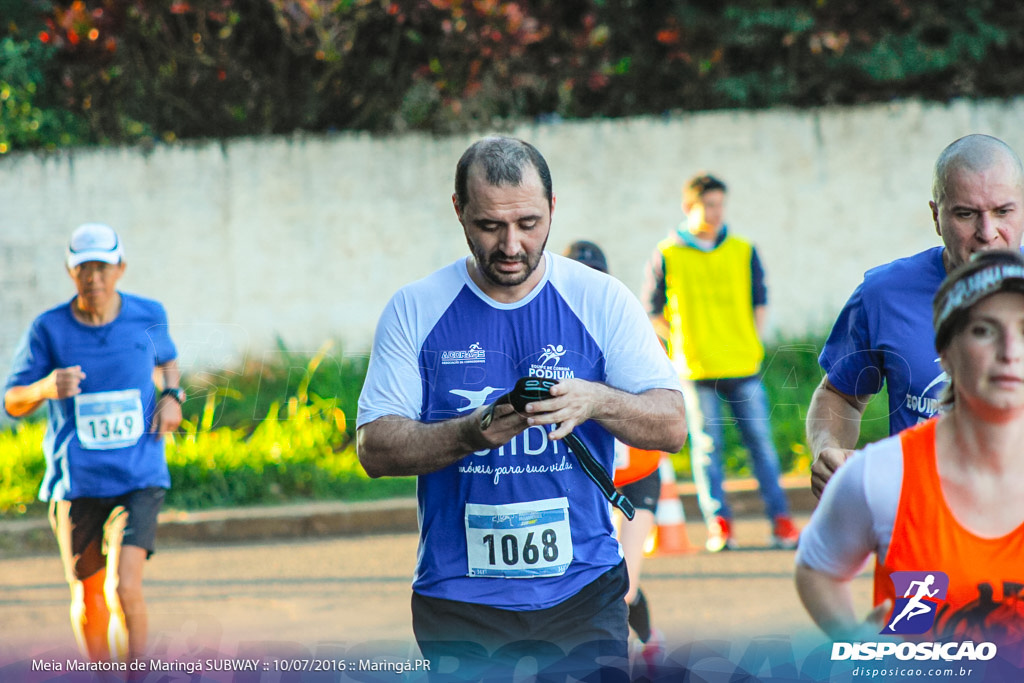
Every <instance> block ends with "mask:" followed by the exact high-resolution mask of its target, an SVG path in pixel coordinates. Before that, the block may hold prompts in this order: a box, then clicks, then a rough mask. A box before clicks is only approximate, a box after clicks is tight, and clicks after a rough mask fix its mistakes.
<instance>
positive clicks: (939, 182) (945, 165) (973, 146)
mask: <svg viewBox="0 0 1024 683" xmlns="http://www.w3.org/2000/svg"><path fill="white" fill-rule="evenodd" d="M1001 161H1008V162H1009V163H1010V165H1011V167H1012V168H1014V169H1015V171H1016V173H1017V186H1018V187H1019V188H1020V189H1021V191H1022V192H1024V165H1022V164H1021V160H1020V157H1019V156H1017V153H1016V152H1014V151H1013V148H1012V147H1010V146H1009V145H1007V144H1006V143H1005V142H1003V141H1002V140H1000V139H999V138H995V137H992V136H991V135H981V134H973V135H965V136H964V137H962V138H959V139H958V140H954V141H953V142H951V143H949V145H947V146H946V148H945V149H944V150H942V153H941V154H939V158H938V159H937V160H936V161H935V171H934V173H933V175H932V201H933V202H935V204H936V205H937V206H938V205H941V204H942V202H943V201H945V199H946V190H947V189H948V188H949V177H950V176H951V175H953V173H955V172H956V171H959V170H961V169H967V170H970V171H984V170H986V169H988V168H990V167H992V166H994V165H996V164H998V163H1000V162H1001Z"/></svg>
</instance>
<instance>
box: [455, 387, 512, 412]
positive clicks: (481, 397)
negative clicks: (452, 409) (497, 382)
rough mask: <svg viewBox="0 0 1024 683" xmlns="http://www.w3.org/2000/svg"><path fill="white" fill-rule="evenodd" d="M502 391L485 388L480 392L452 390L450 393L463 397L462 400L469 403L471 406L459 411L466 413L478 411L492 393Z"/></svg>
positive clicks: (495, 388)
mask: <svg viewBox="0 0 1024 683" xmlns="http://www.w3.org/2000/svg"><path fill="white" fill-rule="evenodd" d="M494 391H501V389H500V388H499V387H484V388H483V389H481V390H480V391H469V390H468V389H450V390H449V393H452V394H455V395H456V396H461V397H462V398H464V399H466V400H467V401H469V405H465V406H463V407H461V408H459V409H458V411H459V412H460V413H464V412H466V411H467V410H476V409H477V408H479V407H480V406H482V405H483V404H484V401H486V400H487V397H488V396H490V395H491V392H494Z"/></svg>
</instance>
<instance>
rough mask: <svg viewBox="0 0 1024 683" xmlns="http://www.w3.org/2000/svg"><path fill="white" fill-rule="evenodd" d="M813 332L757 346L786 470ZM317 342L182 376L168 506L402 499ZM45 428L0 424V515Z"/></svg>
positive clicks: (681, 458) (354, 372) (874, 422)
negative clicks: (185, 394) (358, 433)
mask: <svg viewBox="0 0 1024 683" xmlns="http://www.w3.org/2000/svg"><path fill="white" fill-rule="evenodd" d="M822 342H823V340H822V339H821V338H820V337H807V338H802V339H793V340H783V341H781V342H779V343H777V344H773V345H772V346H771V347H770V348H769V349H768V350H767V356H766V359H765V372H764V384H765V390H766V391H767V393H768V399H769V405H770V406H772V413H771V419H772V428H773V430H774V437H775V443H776V446H777V448H778V451H779V457H780V460H781V464H782V470H783V471H784V472H799V473H807V472H809V470H810V461H811V457H810V454H809V452H808V451H807V448H806V446H805V442H804V421H805V419H806V413H807V406H808V404H809V403H810V398H811V394H812V393H813V392H814V388H815V387H816V386H817V385H818V384H819V382H820V381H821V377H822V371H821V368H819V367H818V363H817V355H818V352H819V351H820V349H821V346H822ZM333 348H334V345H333V344H330V343H327V344H324V345H323V346H322V347H321V348H320V350H319V351H318V352H317V353H316V354H314V355H313V356H311V357H310V356H306V355H303V354H296V353H292V352H289V351H288V350H287V349H286V348H285V347H284V346H283V345H281V344H279V348H278V353H277V354H274V357H275V362H262V363H251V364H249V365H247V366H246V367H244V368H240V369H238V370H230V369H223V370H220V371H218V373H217V374H212V373H204V374H202V375H193V376H188V377H186V378H185V380H184V384H185V386H186V387H188V391H189V392H190V394H191V397H190V398H189V400H188V401H187V402H186V404H185V408H184V412H185V415H186V420H185V421H184V422H183V423H182V428H181V430H180V432H179V433H177V434H175V435H174V437H173V438H172V439H168V443H167V461H168V466H169V468H170V472H171V481H172V482H173V486H172V488H171V489H170V491H169V492H168V495H167V505H168V507H171V508H180V509H189V510H195V509H201V508H208V507H225V506H237V505H258V504H270V503H283V502H294V501H299V500H311V499H338V500H365V499H372V498H386V497H390V496H395V495H412V494H413V493H414V491H415V484H414V479H413V478H411V477H401V478H390V477H386V478H381V479H377V480H371V479H369V478H368V477H367V476H366V474H365V472H363V470H362V468H361V466H360V465H359V462H358V459H357V457H356V454H355V449H354V447H353V436H354V424H353V422H354V421H353V420H350V419H349V418H351V417H352V416H354V415H355V411H356V401H357V398H358V395H359V391H360V389H361V388H362V385H363V380H364V377H365V374H366V361H367V358H366V356H365V355H364V354H360V355H357V356H345V355H339V354H333V355H332V353H331V352H332V350H333ZM886 405H887V404H886V398H885V393H884V392H883V393H882V394H880V395H879V396H876V397H875V399H874V400H873V401H872V402H871V404H870V405H869V407H868V410H867V413H866V414H865V419H864V422H863V424H862V429H861V443H867V442H870V441H875V440H878V439H880V438H883V437H884V436H886V435H887V434H888V427H889V423H888V415H887V408H886ZM44 429H45V424H44V423H43V422H41V421H39V420H36V421H29V422H24V423H21V424H19V425H17V426H16V427H15V428H14V429H13V430H8V431H3V432H0V481H3V482H4V485H3V486H2V487H0V514H15V515H17V514H24V513H25V512H26V511H27V512H30V513H31V512H38V511H41V510H42V509H43V507H42V506H41V505H39V504H37V503H34V501H35V498H36V493H37V491H38V488H39V482H40V481H41V480H42V477H43V472H44V468H45V465H44V462H43V457H42V453H41V449H40V443H41V442H42V439H43V432H44ZM725 434H726V442H725V459H724V463H723V464H724V467H725V470H726V473H727V474H728V475H729V476H749V474H750V471H749V468H748V466H747V457H746V451H745V450H744V449H743V447H742V445H741V443H740V440H739V436H738V433H737V431H736V429H735V427H733V426H731V425H727V426H726V430H725ZM674 464H675V466H676V470H677V471H678V472H679V475H680V477H689V476H690V461H689V451H688V448H686V449H684V450H683V452H682V453H680V454H678V455H677V456H675V457H674Z"/></svg>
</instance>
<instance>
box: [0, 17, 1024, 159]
mask: <svg viewBox="0 0 1024 683" xmlns="http://www.w3.org/2000/svg"><path fill="white" fill-rule="evenodd" d="M0 16H2V17H3V19H2V21H0V153H3V152H5V151H8V150H9V149H11V148H15V147H18V148H32V147H47V146H54V145H60V144H68V143H105V142H111V143H123V142H131V141H137V140H143V139H163V140H174V139H180V138H194V137H228V136H237V135H259V134H267V133H290V132H293V131H297V130H307V131H330V130H367V131H373V132H382V133H383V132H394V131H404V130H426V131H432V132H436V133H445V132H452V131H465V130H479V129H483V128H501V127H502V126H503V125H511V124H512V123H514V122H518V121H522V120H524V119H527V120H528V119H535V118H552V117H563V118H570V117H571V118H590V117H618V116H629V115H640V114H663V113H666V112H676V111H694V110H707V109H721V108H761V107H771V106H778V105H788V106H797V107H813V106H821V105H828V104H857V103H867V102H878V101H888V100H891V99H894V98H910V97H914V98H921V99H926V100H935V101H947V100H949V99H952V98H959V97H967V98H977V97H1013V96H1016V95H1020V94H1022V93H1024V3H1022V2H1019V0H971V2H964V1H963V0H915V1H912V0H874V1H873V2H864V1H863V0H735V1H731V2H728V3H725V2H721V1H720V0H685V1H684V0H520V1H517V2H507V1H502V0H397V1H394V2H392V1H390V0H75V1H74V2H67V1H66V0H63V1H62V0H28V1H25V0H0Z"/></svg>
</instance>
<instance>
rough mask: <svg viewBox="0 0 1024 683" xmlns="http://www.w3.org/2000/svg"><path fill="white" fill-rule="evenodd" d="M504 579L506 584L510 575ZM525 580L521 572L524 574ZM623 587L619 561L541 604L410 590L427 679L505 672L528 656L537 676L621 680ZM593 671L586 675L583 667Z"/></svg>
mask: <svg viewBox="0 0 1024 683" xmlns="http://www.w3.org/2000/svg"><path fill="white" fill-rule="evenodd" d="M517 580H519V579H509V590H515V582H516V581H517ZM524 580H528V579H524ZM628 587H629V579H628V577H627V575H626V565H625V563H624V562H620V563H619V564H618V565H617V566H616V567H614V568H612V569H610V570H608V571H607V572H605V573H604V574H602V575H601V576H599V577H597V579H595V580H594V581H592V582H590V583H589V584H587V585H586V586H584V587H583V588H582V589H581V590H580V591H579V592H578V593H576V595H573V596H572V597H571V598H568V599H567V600H565V601H563V602H561V603H559V604H557V605H555V606H553V607H548V608H546V609H540V610H528V611H516V610H506V609H500V608H497V607H490V606H488V605H478V604H475V603H468V602H460V601H458V600H444V599H441V598H431V597H426V596H423V595H419V594H418V593H413V595H412V628H413V632H414V633H415V635H416V642H417V643H418V644H419V646H420V650H421V651H422V652H423V656H424V657H425V658H426V659H428V660H430V662H431V667H430V671H431V679H432V680H452V681H461V680H481V679H485V680H486V679H488V678H491V677H495V678H497V679H498V680H502V679H508V678H509V676H510V674H511V672H512V671H514V670H515V668H516V665H517V663H519V662H520V661H521V660H523V659H527V658H528V659H529V662H530V665H531V666H532V665H535V666H536V667H537V671H538V676H537V680H545V681H561V680H574V679H584V678H586V680H601V681H623V680H628V676H627V674H626V669H627V656H628V649H627V638H628V636H629V626H628V625H627V623H626V616H627V607H626V602H625V600H623V596H625V594H626V589H627V588H628ZM594 672H597V673H596V677H594V678H591V677H589V676H588V674H593V673H594Z"/></svg>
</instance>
